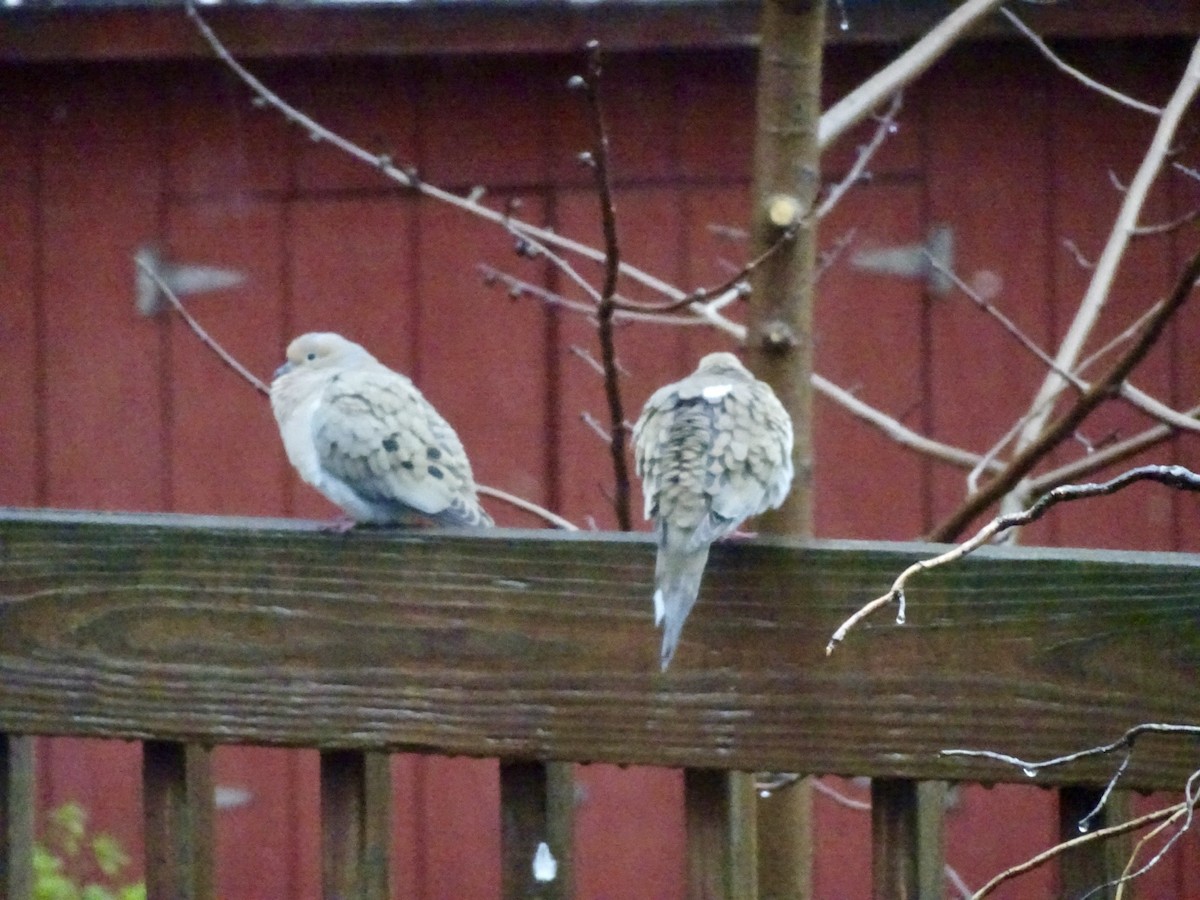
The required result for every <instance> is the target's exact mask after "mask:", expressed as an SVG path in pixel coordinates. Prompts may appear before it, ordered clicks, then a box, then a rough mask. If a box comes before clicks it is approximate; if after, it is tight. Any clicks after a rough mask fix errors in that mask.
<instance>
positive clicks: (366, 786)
mask: <svg viewBox="0 0 1200 900" xmlns="http://www.w3.org/2000/svg"><path fill="white" fill-rule="evenodd" d="M390 766H391V761H390V758H389V756H388V754H386V753H375V752H362V751H358V750H326V751H323V752H322V753H321V855H322V860H321V879H322V885H323V890H324V896H325V897H330V898H340V900H387V898H388V897H389V896H390V888H389V878H390V875H389V871H390V859H391V836H392V828H391V821H392V816H391V804H392V779H391V768H390Z"/></svg>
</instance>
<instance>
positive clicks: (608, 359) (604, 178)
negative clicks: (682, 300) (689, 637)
mask: <svg viewBox="0 0 1200 900" xmlns="http://www.w3.org/2000/svg"><path fill="white" fill-rule="evenodd" d="M587 49H588V67H587V75H586V76H582V77H581V76H578V75H577V76H575V78H573V79H572V83H574V82H575V81H576V79H579V86H580V87H582V88H583V89H584V93H585V95H586V96H587V102H588V107H589V109H590V110H591V113H592V147H593V149H592V152H591V154H590V156H589V158H590V160H591V166H592V171H593V172H594V174H595V178H596V190H597V193H598V194H599V200H600V222H601V225H602V227H603V231H604V283H603V286H602V287H601V288H600V304H599V306H598V307H597V309H596V318H597V320H598V323H599V324H598V328H597V330H598V332H599V337H600V364H601V365H602V366H603V367H604V396H605V399H606V400H607V402H608V418H609V441H610V447H611V450H612V453H611V456H612V465H613V511H614V512H615V513H616V516H617V526H618V527H619V528H620V529H621V530H622V531H630V530H632V529H633V515H632V513H631V512H630V502H629V497H630V490H631V488H630V483H629V461H628V460H627V459H626V454H625V444H626V441H625V437H626V435H625V429H624V427H623V425H624V422H625V410H624V407H623V405H622V398H621V383H620V372H618V370H617V349H616V342H615V340H614V337H613V314H614V313H616V311H617V301H616V293H617V276H618V274H619V273H620V268H621V247H620V244H619V243H618V241H617V214H616V207H615V206H614V204H613V196H612V180H611V178H610V177H609V163H608V131H607V129H606V127H605V124H604V105H603V103H602V102H601V100H600V73H601V67H600V44H599V42H597V41H589V42H588V45H587Z"/></svg>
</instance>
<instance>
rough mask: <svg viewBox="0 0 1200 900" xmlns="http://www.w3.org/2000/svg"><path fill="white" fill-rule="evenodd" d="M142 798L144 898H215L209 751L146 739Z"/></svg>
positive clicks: (160, 899) (210, 755)
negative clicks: (143, 818)
mask: <svg viewBox="0 0 1200 900" xmlns="http://www.w3.org/2000/svg"><path fill="white" fill-rule="evenodd" d="M142 798H143V799H142V802H143V804H144V806H145V834H146V897H147V900H215V898H216V896H217V894H216V886H215V882H214V880H213V874H214V870H213V855H214V854H213V838H214V834H213V781H212V751H211V750H209V749H208V748H205V747H202V746H199V745H196V744H189V745H185V744H179V743H175V742H173V741H157V740H154V741H147V742H146V743H145V745H144V747H143V750H142Z"/></svg>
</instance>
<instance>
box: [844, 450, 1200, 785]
mask: <svg viewBox="0 0 1200 900" xmlns="http://www.w3.org/2000/svg"><path fill="white" fill-rule="evenodd" d="M1138 481H1156V482H1158V483H1160V484H1165V485H1167V486H1168V487H1172V488H1176V489H1178V490H1184V491H1200V475H1196V474H1195V473H1194V472H1192V471H1190V470H1188V469H1185V468H1184V467H1183V466H1139V467H1138V468H1136V469H1130V470H1129V471H1128V472H1122V473H1121V474H1120V475H1118V476H1117V477H1116V478H1112V479H1110V480H1108V481H1105V482H1102V483H1100V484H1068V485H1062V486H1061V487H1057V488H1055V489H1054V490H1052V491H1050V492H1049V493H1047V494H1044V495H1043V496H1042V497H1040V498H1039V499H1038V501H1037V502H1036V503H1034V504H1033V505H1032V506H1030V507H1029V508H1028V509H1025V510H1022V511H1020V512H1016V513H1010V514H1008V515H1004V516H997V517H996V518H995V519H993V520H992V521H990V522H988V523H987V524H986V525H984V526H983V527H982V528H980V529H979V531H977V532H976V533H975V535H974V536H973V537H971V538H970V539H968V540H966V541H963V542H962V543H961V544H958V545H956V546H954V547H952V548H951V549H949V550H947V551H946V552H945V553H941V554H939V555H938V556H935V557H932V558H931V559H923V560H918V561H917V562H915V563H913V564H912V565H911V566H909V567H908V568H907V569H905V570H904V571H903V572H901V573H900V575H899V576H897V578H896V580H895V581H893V582H892V586H891V588H890V589H889V590H888V592H887V593H886V594H883V595H882V596H880V597H876V598H875V599H874V600H872V601H871V602H870V603H867V604H865V605H864V606H862V607H861V608H859V610H858V611H857V612H855V613H854V614H853V615H852V616H850V618H848V619H846V621H845V622H843V623H842V624H841V625H839V626H838V628H837V630H836V631H835V632H834V633H833V636H832V637H831V638H830V639H829V643H828V644H827V645H826V646H825V653H826V654H830V653H832V652H833V650H834V648H835V647H836V646H837V645H838V644H839V643H841V641H843V640H844V639H845V637H846V635H847V634H848V633H849V632H850V629H852V628H853V627H854V626H855V625H857V624H858V623H859V622H861V621H862V620H863V619H866V618H867V617H868V616H870V615H871V614H872V613H874V612H876V611H877V610H879V609H882V608H883V607H885V606H887V605H888V604H890V603H892V602H895V603H896V604H897V606H898V608H899V611H898V613H897V616H896V621H897V624H902V623H903V621H904V607H905V595H904V589H905V586H906V585H907V584H908V580H909V579H910V578H912V577H913V576H914V575H916V574H917V573H919V572H927V571H929V570H930V569H936V568H937V567H938V566H943V565H945V564H946V563H950V562H954V561H955V560H959V559H962V558H963V557H964V556H966V555H967V554H968V553H972V552H973V551H975V550H977V549H979V548H980V547H981V546H983V545H984V544H986V543H987V542H988V541H990V540H991V539H992V538H993V537H995V536H996V535H997V534H1000V533H1001V532H1003V531H1007V530H1008V529H1010V528H1016V527H1018V526H1021V525H1028V524H1029V523H1030V522H1035V521H1037V520H1038V519H1040V518H1041V517H1042V516H1043V515H1045V514H1046V512H1047V511H1048V510H1049V509H1050V508H1051V507H1052V506H1056V505H1057V504H1059V503H1062V502H1064V501H1067V500H1079V499H1082V498H1085V497H1099V496H1105V495H1108V494H1115V493H1116V492H1117V491H1119V490H1121V489H1122V488H1125V487H1128V486H1129V485H1131V484H1134V483H1135V482H1138ZM946 752H950V751H946ZM954 752H955V753H959V752H965V751H954ZM986 752H987V751H980V753H986ZM1072 758H1073V757H1072ZM1063 761H1070V760H1069V759H1063V760H1059V761H1055V763H1054V764H1058V763H1060V762H1063Z"/></svg>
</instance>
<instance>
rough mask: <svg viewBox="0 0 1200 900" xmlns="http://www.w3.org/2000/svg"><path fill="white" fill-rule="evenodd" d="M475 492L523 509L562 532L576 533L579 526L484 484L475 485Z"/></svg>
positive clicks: (556, 514) (506, 492) (520, 498)
mask: <svg viewBox="0 0 1200 900" xmlns="http://www.w3.org/2000/svg"><path fill="white" fill-rule="evenodd" d="M475 490H476V491H478V492H479V493H480V494H483V496H485V497H491V498H493V499H495V500H502V501H503V502H505V503H508V504H510V505H512V506H515V507H516V508H517V509H523V510H525V512H527V513H532V514H533V515H535V516H538V517H540V518H542V519H545V520H546V521H547V522H549V523H550V524H551V525H553V526H554V527H555V528H561V529H562V530H563V531H578V530H579V526H578V525H575V524H573V523H571V522H570V521H568V520H567V519H564V518H563V517H562V516H560V515H558V513H552V512H550V510H548V509H546V508H545V507H542V506H538V505H537V504H536V503H531V502H529V501H528V500H526V499H524V498H522V497H518V496H517V495H516V494H510V493H509V492H508V491H502V490H500V489H499V488H494V487H488V486H487V485H484V484H477V485H475Z"/></svg>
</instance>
